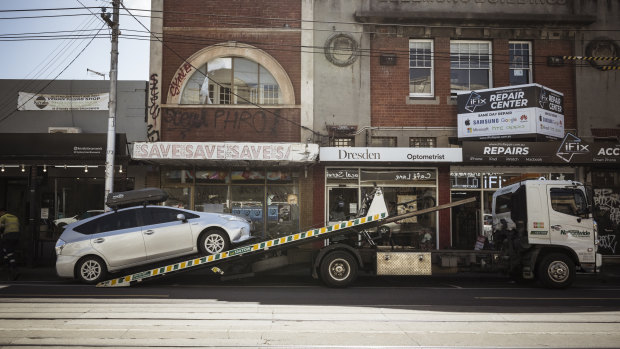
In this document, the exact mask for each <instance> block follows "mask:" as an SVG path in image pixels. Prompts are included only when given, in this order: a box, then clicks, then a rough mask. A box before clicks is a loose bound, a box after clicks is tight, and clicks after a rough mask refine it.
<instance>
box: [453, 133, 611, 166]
mask: <svg viewBox="0 0 620 349" xmlns="http://www.w3.org/2000/svg"><path fill="white" fill-rule="evenodd" d="M463 162H464V163H485V164H498V163H501V164H527V165H531V164H539V165H547V164H556V165H558V164H620V143H613V142H602V143H587V142H585V141H583V140H582V139H580V138H579V137H577V136H575V135H572V134H570V133H568V134H567V135H566V136H565V137H564V139H563V140H562V141H560V142H497V141H496V142H463Z"/></svg>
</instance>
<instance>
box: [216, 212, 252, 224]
mask: <svg viewBox="0 0 620 349" xmlns="http://www.w3.org/2000/svg"><path fill="white" fill-rule="evenodd" d="M220 217H222V218H224V219H227V220H229V221H232V222H244V223H249V222H250V221H248V220H247V219H245V218H243V217H239V216H233V215H229V214H224V215H220Z"/></svg>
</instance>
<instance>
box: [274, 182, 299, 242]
mask: <svg viewBox="0 0 620 349" xmlns="http://www.w3.org/2000/svg"><path fill="white" fill-rule="evenodd" d="M299 231H300V227H299V193H298V190H297V187H296V186H294V185H269V186H267V236H268V237H269V238H275V237H278V236H285V235H289V234H293V233H296V232H299Z"/></svg>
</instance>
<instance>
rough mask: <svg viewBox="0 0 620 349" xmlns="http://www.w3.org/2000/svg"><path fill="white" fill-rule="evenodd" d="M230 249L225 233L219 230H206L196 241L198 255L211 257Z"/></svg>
mask: <svg viewBox="0 0 620 349" xmlns="http://www.w3.org/2000/svg"><path fill="white" fill-rule="evenodd" d="M229 248H230V241H229V240H228V236H226V234H225V233H223V232H221V231H219V230H208V231H206V232H204V233H202V235H200V238H199V239H198V249H199V250H200V253H202V254H206V255H211V254H216V253H220V252H222V251H226V250H228V249H229Z"/></svg>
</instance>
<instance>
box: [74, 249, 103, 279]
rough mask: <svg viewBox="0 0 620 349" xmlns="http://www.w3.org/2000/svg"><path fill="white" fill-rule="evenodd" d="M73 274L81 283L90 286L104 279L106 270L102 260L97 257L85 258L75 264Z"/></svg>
mask: <svg viewBox="0 0 620 349" xmlns="http://www.w3.org/2000/svg"><path fill="white" fill-rule="evenodd" d="M75 274H76V277H77V278H78V280H80V281H81V282H83V283H85V284H91V285H92V284H96V283H99V282H101V281H103V280H104V279H105V277H106V275H107V274H108V268H107V267H106V265H105V262H104V261H103V259H101V258H99V257H97V256H86V257H84V258H82V259H80V260H79V261H78V262H77V264H76V267H75Z"/></svg>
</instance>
